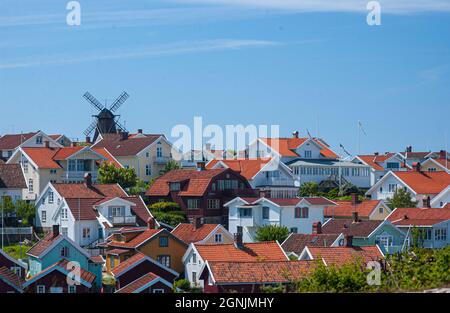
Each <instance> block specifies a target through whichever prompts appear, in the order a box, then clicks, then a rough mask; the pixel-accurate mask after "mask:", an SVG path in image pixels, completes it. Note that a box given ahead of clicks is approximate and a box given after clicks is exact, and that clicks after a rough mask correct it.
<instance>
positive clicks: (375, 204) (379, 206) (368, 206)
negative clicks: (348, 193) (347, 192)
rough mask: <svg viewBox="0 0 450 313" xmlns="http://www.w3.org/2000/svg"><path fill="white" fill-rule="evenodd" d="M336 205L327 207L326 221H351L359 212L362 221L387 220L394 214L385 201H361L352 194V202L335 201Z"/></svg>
mask: <svg viewBox="0 0 450 313" xmlns="http://www.w3.org/2000/svg"><path fill="white" fill-rule="evenodd" d="M333 202H334V203H335V204H336V205H333V206H330V207H325V213H324V216H325V219H329V218H333V219H350V218H352V217H353V213H354V212H357V213H358V217H359V218H360V219H362V220H385V219H386V217H387V216H388V215H389V214H390V213H391V212H392V210H391V209H390V208H389V206H388V205H387V203H386V202H385V201H384V200H360V199H358V196H357V195H356V194H352V200H350V201H342V200H336V201H333Z"/></svg>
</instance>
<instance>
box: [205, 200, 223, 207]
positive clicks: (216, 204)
mask: <svg viewBox="0 0 450 313" xmlns="http://www.w3.org/2000/svg"><path fill="white" fill-rule="evenodd" d="M207 203H208V206H207V207H208V209H220V200H219V199H208V201H207Z"/></svg>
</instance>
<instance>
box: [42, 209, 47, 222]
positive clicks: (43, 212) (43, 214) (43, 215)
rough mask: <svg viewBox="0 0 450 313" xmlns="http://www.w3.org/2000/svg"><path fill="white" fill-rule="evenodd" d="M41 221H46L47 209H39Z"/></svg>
mask: <svg viewBox="0 0 450 313" xmlns="http://www.w3.org/2000/svg"><path fill="white" fill-rule="evenodd" d="M41 221H42V223H47V211H46V210H42V211H41Z"/></svg>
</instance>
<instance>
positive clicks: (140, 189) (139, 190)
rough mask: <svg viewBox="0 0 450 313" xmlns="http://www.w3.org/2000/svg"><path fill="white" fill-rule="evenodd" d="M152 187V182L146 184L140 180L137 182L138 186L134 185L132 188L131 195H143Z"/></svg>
mask: <svg viewBox="0 0 450 313" xmlns="http://www.w3.org/2000/svg"><path fill="white" fill-rule="evenodd" d="M150 185H151V182H150V183H146V182H145V181H143V180H142V179H139V178H138V179H137V180H136V185H134V186H133V187H130V189H129V193H130V194H132V195H142V194H144V193H145V192H146V191H147V190H148V188H149V187H150Z"/></svg>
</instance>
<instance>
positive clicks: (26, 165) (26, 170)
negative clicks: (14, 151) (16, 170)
mask: <svg viewBox="0 0 450 313" xmlns="http://www.w3.org/2000/svg"><path fill="white" fill-rule="evenodd" d="M22 166H23V171H24V173H28V160H23V162H22Z"/></svg>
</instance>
